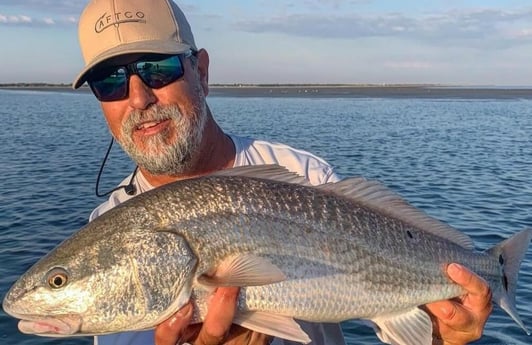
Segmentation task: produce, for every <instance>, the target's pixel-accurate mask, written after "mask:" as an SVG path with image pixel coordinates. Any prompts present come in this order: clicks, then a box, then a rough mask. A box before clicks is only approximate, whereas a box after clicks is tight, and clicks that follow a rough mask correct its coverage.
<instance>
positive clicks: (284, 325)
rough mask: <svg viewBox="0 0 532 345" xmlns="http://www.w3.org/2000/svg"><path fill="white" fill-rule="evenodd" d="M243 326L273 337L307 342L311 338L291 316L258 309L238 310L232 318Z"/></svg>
mask: <svg viewBox="0 0 532 345" xmlns="http://www.w3.org/2000/svg"><path fill="white" fill-rule="evenodd" d="M233 323H236V324H238V325H240V326H242V327H244V328H247V329H250V330H252V331H255V332H259V333H263V334H268V335H271V336H274V337H278V338H282V339H286V340H291V341H297V342H300V343H304V344H308V343H310V341H311V339H310V338H309V336H308V334H307V333H305V331H303V329H301V326H300V325H299V324H298V323H297V322H296V321H295V320H294V319H293V318H291V317H289V316H282V315H277V314H272V313H266V312H260V311H248V312H238V313H237V314H236V315H235V318H234V319H233Z"/></svg>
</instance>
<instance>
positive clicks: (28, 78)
mask: <svg viewBox="0 0 532 345" xmlns="http://www.w3.org/2000/svg"><path fill="white" fill-rule="evenodd" d="M176 2H177V3H178V4H179V5H180V7H181V8H182V9H183V11H184V12H185V14H186V15H187V17H188V20H189V22H190V24H191V26H192V29H193V31H194V35H195V40H196V45H197V46H198V47H202V48H205V49H206V50H207V51H208V52H209V55H210V61H211V64H210V70H209V72H210V82H211V83H320V84H327V83H341V84H444V85H470V86H472V85H499V86H528V85H532V2H531V1H530V0H500V1H496V0H478V1H477V0H470V1H468V0H463V1H461V0H430V1H427V0H402V1H395V0H348V1H343V0H300V1H297V0H256V1H253V0H235V1H220V0H196V1H192V0H176ZM86 3H87V0H0V66H2V68H1V69H0V83H9V82H49V83H71V82H72V80H73V79H74V77H75V76H76V75H77V74H78V72H79V71H80V70H81V68H82V67H83V64H84V62H83V59H82V57H81V53H80V52H79V45H78V40H77V21H78V17H79V14H80V13H81V11H82V9H83V7H84V5H85V4H86Z"/></svg>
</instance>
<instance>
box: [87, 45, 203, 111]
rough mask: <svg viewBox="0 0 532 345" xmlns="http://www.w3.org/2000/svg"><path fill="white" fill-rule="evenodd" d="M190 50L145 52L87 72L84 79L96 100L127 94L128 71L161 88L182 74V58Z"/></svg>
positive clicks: (126, 95) (120, 96)
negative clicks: (145, 53) (125, 63)
mask: <svg viewBox="0 0 532 345" xmlns="http://www.w3.org/2000/svg"><path fill="white" fill-rule="evenodd" d="M192 54H193V53H192V51H188V52H186V53H184V54H179V55H172V56H168V55H163V56H161V55H148V56H145V57H143V58H142V59H140V60H137V61H135V62H132V63H130V64H127V65H120V66H110V67H104V68H99V69H97V70H95V71H91V72H90V74H89V76H88V78H87V82H88V84H89V86H90V88H91V90H92V92H93V93H94V95H95V96H96V98H98V100H99V101H101V102H112V101H118V100H121V99H125V98H127V97H128V95H129V78H130V76H131V75H133V74H136V75H138V76H139V78H140V79H141V80H142V81H143V82H144V84H146V85H147V86H149V87H150V88H152V89H160V88H162V87H164V86H166V85H168V84H170V83H173V82H174V81H176V80H178V79H180V78H182V77H183V75H184V74H185V69H184V67H183V62H184V59H185V58H188V57H190V56H191V55H192Z"/></svg>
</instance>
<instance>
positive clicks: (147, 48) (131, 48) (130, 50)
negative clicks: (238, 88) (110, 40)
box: [72, 41, 191, 89]
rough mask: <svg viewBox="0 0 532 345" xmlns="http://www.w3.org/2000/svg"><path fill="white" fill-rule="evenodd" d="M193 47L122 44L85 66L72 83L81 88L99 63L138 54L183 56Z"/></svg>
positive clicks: (151, 42) (155, 42) (143, 43)
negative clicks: (88, 74)
mask: <svg viewBox="0 0 532 345" xmlns="http://www.w3.org/2000/svg"><path fill="white" fill-rule="evenodd" d="M190 49H191V47H190V46H189V45H188V44H183V43H178V42H175V41H174V42H169V41H139V42H133V43H127V44H122V45H120V46H117V47H115V48H113V49H109V50H107V51H105V52H104V53H102V54H100V55H98V56H96V57H95V58H94V59H92V61H91V62H90V63H89V64H88V65H87V66H85V68H84V69H83V70H82V71H81V73H80V74H78V76H77V77H76V79H75V80H74V82H73V83H72V87H73V88H74V89H77V88H79V87H80V86H81V85H83V83H84V82H86V81H87V73H88V72H89V71H90V70H91V69H92V68H94V67H95V66H96V65H98V64H99V63H102V62H104V61H106V60H108V59H111V58H114V57H117V56H120V55H125V54H136V53H153V54H181V53H185V52H187V51H188V50H190Z"/></svg>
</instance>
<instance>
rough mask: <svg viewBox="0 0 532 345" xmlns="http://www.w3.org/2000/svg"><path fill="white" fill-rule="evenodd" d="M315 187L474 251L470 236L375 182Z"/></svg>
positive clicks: (347, 181) (349, 181)
mask: <svg viewBox="0 0 532 345" xmlns="http://www.w3.org/2000/svg"><path fill="white" fill-rule="evenodd" d="M315 188H317V189H320V190H323V191H326V192H330V193H333V194H335V195H338V196H342V197H345V198H348V199H351V200H355V201H357V202H358V203H361V204H363V205H365V206H366V207H368V208H371V209H373V210H378V211H380V212H383V213H385V214H388V215H390V216H392V217H395V218H397V219H400V220H402V221H404V222H406V223H408V224H410V225H411V226H413V227H415V228H417V229H419V230H422V231H425V232H428V233H431V234H433V235H435V236H438V237H442V238H445V239H447V240H449V241H451V242H453V243H456V244H458V245H460V246H461V247H463V248H467V249H473V248H474V243H473V240H472V239H471V237H469V236H468V235H466V234H464V233H463V232H461V231H458V230H456V229H454V228H453V227H451V226H449V225H447V224H445V223H443V222H441V221H439V220H437V219H436V218H433V217H431V216H429V215H428V214H426V213H425V212H423V211H421V210H420V209H418V208H415V207H414V206H412V205H410V204H409V203H408V202H407V201H406V200H405V199H403V198H402V197H401V196H400V195H398V194H397V193H395V192H393V191H392V190H390V189H389V188H387V187H386V186H384V185H383V184H381V183H380V182H378V181H371V180H366V179H365V178H363V177H353V178H348V179H344V180H342V181H339V182H333V183H326V184H323V185H320V186H316V187H315Z"/></svg>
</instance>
